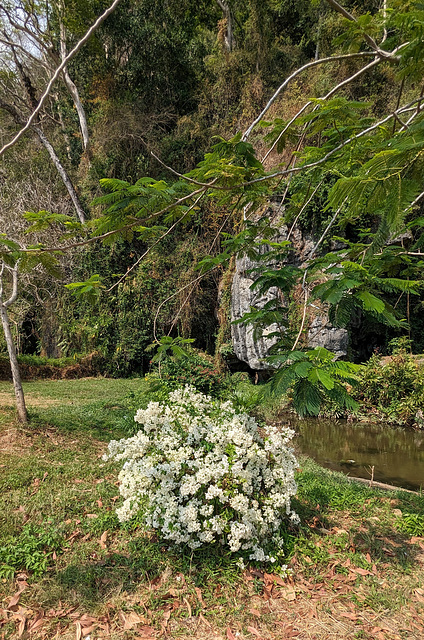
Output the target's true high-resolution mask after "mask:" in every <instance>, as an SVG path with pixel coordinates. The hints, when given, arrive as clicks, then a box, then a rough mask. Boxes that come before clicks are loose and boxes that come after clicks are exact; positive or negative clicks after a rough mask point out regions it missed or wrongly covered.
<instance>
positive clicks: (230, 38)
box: [216, 0, 236, 52]
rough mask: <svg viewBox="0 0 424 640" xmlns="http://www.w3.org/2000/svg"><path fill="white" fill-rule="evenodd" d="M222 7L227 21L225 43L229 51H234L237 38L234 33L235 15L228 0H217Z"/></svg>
mask: <svg viewBox="0 0 424 640" xmlns="http://www.w3.org/2000/svg"><path fill="white" fill-rule="evenodd" d="M216 1H217V3H218V5H219V6H220V8H221V11H222V13H223V14H224V18H225V20H226V21H227V35H226V37H225V45H226V47H227V49H228V51H230V52H231V51H233V50H234V49H235V48H236V40H235V38H234V33H233V17H232V15H231V9H230V5H229V4H228V2H226V0H216Z"/></svg>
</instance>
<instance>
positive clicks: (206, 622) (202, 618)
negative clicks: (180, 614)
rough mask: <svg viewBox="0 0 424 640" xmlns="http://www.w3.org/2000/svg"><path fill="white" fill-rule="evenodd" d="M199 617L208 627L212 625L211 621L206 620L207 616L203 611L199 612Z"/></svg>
mask: <svg viewBox="0 0 424 640" xmlns="http://www.w3.org/2000/svg"><path fill="white" fill-rule="evenodd" d="M199 618H200V620H201V621H202V622H203V623H204V624H205V625H206V626H207V627H209V628H211V627H212V625H211V623H210V622H208V621H207V620H206V618H205V616H204V615H203V614H202V613H199Z"/></svg>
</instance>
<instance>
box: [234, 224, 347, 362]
mask: <svg viewBox="0 0 424 640" xmlns="http://www.w3.org/2000/svg"><path fill="white" fill-rule="evenodd" d="M277 229H278V230H277V231H276V235H277V236H278V241H282V240H285V239H286V238H287V236H288V233H289V230H288V228H287V227H286V226H285V225H281V226H279V227H277ZM290 239H291V241H292V243H293V247H294V252H293V254H292V256H291V258H290V262H292V263H293V264H296V265H297V266H300V267H302V266H304V265H305V263H306V260H307V258H308V255H309V254H310V252H311V251H312V248H313V247H314V244H315V243H314V240H313V238H312V237H311V236H308V235H303V234H302V232H301V231H300V229H298V228H295V229H294V230H293V231H292V233H291V236H290ZM264 250H265V251H266V248H264ZM257 266H258V264H257V263H255V262H253V261H252V260H250V259H249V258H248V257H246V256H245V257H243V258H239V259H237V260H236V268H235V273H234V278H233V282H232V287H231V321H232V323H234V321H236V320H239V319H240V318H241V317H242V316H243V315H244V314H245V313H248V312H249V311H250V310H251V308H252V307H256V308H259V309H260V308H263V306H264V305H265V304H266V303H267V302H268V301H269V300H272V299H275V298H276V297H277V296H278V291H277V289H275V288H274V289H270V290H269V291H268V292H267V293H266V295H261V294H258V293H257V291H255V289H253V290H252V285H253V283H254V281H255V277H257V276H256V275H255V274H254V273H252V269H254V268H255V267H257ZM276 329H277V327H276V325H271V326H270V327H268V328H267V329H266V330H265V331H264V332H263V334H262V336H261V337H257V336H255V335H254V329H253V327H252V326H251V325H250V324H244V323H242V324H232V325H231V338H232V342H233V348H234V353H235V355H236V356H237V358H238V359H239V360H241V361H243V362H245V363H246V364H248V365H249V367H250V368H251V369H254V370H260V369H267V368H269V365H267V364H266V363H265V362H264V358H265V356H266V355H267V354H268V352H269V349H270V348H271V347H272V346H273V344H275V338H268V337H267V336H268V335H269V334H271V333H273V332H274V331H276ZM305 329H306V335H307V345H308V346H309V347H311V348H314V347H318V346H321V347H325V348H326V349H328V350H329V351H333V352H334V354H335V356H336V357H341V356H344V355H346V353H347V345H348V332H347V331H346V329H338V328H336V327H333V326H332V325H331V323H330V322H329V320H328V314H327V313H326V311H325V309H322V308H320V307H319V306H318V305H315V304H314V305H310V307H309V311H308V314H307V324H306V325H305Z"/></svg>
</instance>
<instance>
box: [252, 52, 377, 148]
mask: <svg viewBox="0 0 424 640" xmlns="http://www.w3.org/2000/svg"><path fill="white" fill-rule="evenodd" d="M370 56H372V57H374V56H375V52H374V51H361V52H359V53H345V54H343V55H340V56H330V57H328V58H320V59H319V60H314V61H313V62H308V63H307V64H304V65H303V67H300V68H299V69H296V71H294V72H293V73H292V74H291V75H290V76H289V77H288V78H287V79H286V80H284V82H283V84H281V85H280V86H279V87H278V89H277V91H276V92H275V93H274V95H273V96H272V97H271V98H270V100H268V102H267V104H266V106H265V107H264V109H263V110H262V111H261V113H260V114H259V115H258V117H257V118H255V120H254V121H253V122H252V124H251V125H250V126H249V128H248V129H246V131H245V132H244V134H243V137H242V139H243V140H247V139H248V137H249V136H250V134H251V133H252V131H253V129H254V128H255V127H256V125H257V124H259V122H260V121H261V120H262V118H263V117H264V115H265V114H266V112H267V111H268V110H269V108H270V107H271V105H272V104H273V103H274V102H275V101H276V99H277V98H278V96H279V95H280V93H281V92H282V91H284V89H285V88H286V87H287V85H288V84H289V83H290V82H291V81H292V80H294V78H296V77H297V76H298V75H300V74H301V73H303V72H304V71H306V69H311V68H312V67H316V66H318V65H319V64H325V63H327V62H339V61H340V60H349V59H353V58H364V57H370Z"/></svg>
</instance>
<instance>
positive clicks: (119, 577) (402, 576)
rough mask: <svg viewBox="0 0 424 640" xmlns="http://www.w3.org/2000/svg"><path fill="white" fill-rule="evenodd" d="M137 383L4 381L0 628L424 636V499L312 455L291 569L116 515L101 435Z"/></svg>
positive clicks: (121, 430) (37, 633) (112, 634)
mask: <svg viewBox="0 0 424 640" xmlns="http://www.w3.org/2000/svg"><path fill="white" fill-rule="evenodd" d="M142 384H143V383H142V381H140V380H110V379H85V380H66V381H65V380H58V381H52V382H44V381H43V382H34V383H26V384H25V385H24V388H25V392H26V397H27V403H28V407H29V411H30V416H31V423H30V425H29V426H28V427H26V428H25V429H20V428H18V426H17V424H16V423H15V421H14V411H13V395H12V392H11V385H10V384H8V383H0V638H1V639H2V640H3V639H4V640H6V639H8V638H18V637H22V638H39V637H40V638H46V639H49V640H50V639H53V638H64V639H68V638H69V639H71V638H72V639H73V638H76V640H80V639H81V638H88V637H89V638H90V640H95V639H97V638H110V639H111V640H114V639H118V638H119V639H124V640H132V639H133V640H140V639H144V640H148V639H149V638H151V639H153V638H159V637H161V638H182V639H185V638H187V639H188V638H195V639H197V640H201V639H205V640H209V639H216V640H218V639H223V640H235V639H238V640H243V639H246V640H248V639H258V638H259V639H260V638H262V639H263V640H268V639H271V638H278V639H285V638H299V639H308V640H309V639H311V640H312V639H320V640H321V639H322V640H324V639H327V638H328V639H330V638H331V639H336V640H339V639H341V638H364V639H369V640H375V639H377V640H385V639H387V640H398V639H402V640H403V639H414V640H415V639H416V640H421V639H422V638H423V637H424V537H422V536H423V534H424V497H423V496H419V495H412V494H408V493H403V492H393V493H392V492H384V493H383V492H379V491H377V490H374V489H370V488H368V487H366V486H363V485H360V484H353V483H351V482H350V481H348V480H347V479H346V478H344V477H343V476H341V475H339V474H333V473H331V472H329V471H326V470H323V469H320V468H319V467H318V466H316V465H315V464H314V463H312V462H311V461H309V460H304V461H302V464H301V470H300V471H299V473H298V484H299V493H298V496H297V498H296V500H295V501H294V506H295V508H296V510H297V511H298V513H299V515H300V516H301V520H302V525H301V527H300V529H299V530H297V531H294V530H293V531H289V532H286V546H287V564H288V565H289V567H290V568H291V570H292V575H291V576H289V577H288V578H284V579H282V578H281V577H280V576H279V575H277V574H275V573H273V572H272V567H270V566H268V567H266V568H265V571H264V570H262V569H259V568H254V567H250V568H249V569H248V570H245V571H241V570H240V569H239V568H238V567H237V566H236V564H235V562H234V560H233V559H232V558H231V556H230V555H227V554H224V553H222V552H221V553H219V552H218V551H216V550H215V551H212V552H205V551H198V552H196V553H191V554H189V553H182V552H178V551H177V550H175V549H168V548H167V545H166V544H165V545H164V544H163V543H162V542H161V541H159V540H157V539H156V537H155V535H152V534H149V533H146V532H144V531H143V530H142V529H141V528H140V527H139V526H138V524H137V522H136V521H133V522H131V523H126V524H125V525H121V524H120V523H119V522H118V520H117V518H116V516H115V511H114V510H115V507H116V505H117V504H119V501H120V497H119V490H118V482H117V475H118V470H119V467H117V466H116V464H114V463H110V462H107V463H105V462H104V461H103V460H102V454H103V453H104V451H105V449H106V443H107V442H108V441H109V440H110V439H112V438H119V437H122V436H124V435H126V433H125V426H126V424H127V423H128V421H131V420H132V416H131V415H128V414H129V412H128V408H127V405H126V403H125V402H124V400H123V399H124V397H125V396H126V395H127V394H128V393H129V392H131V391H133V392H136V391H137V390H138V389H140V387H141V386H142Z"/></svg>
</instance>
